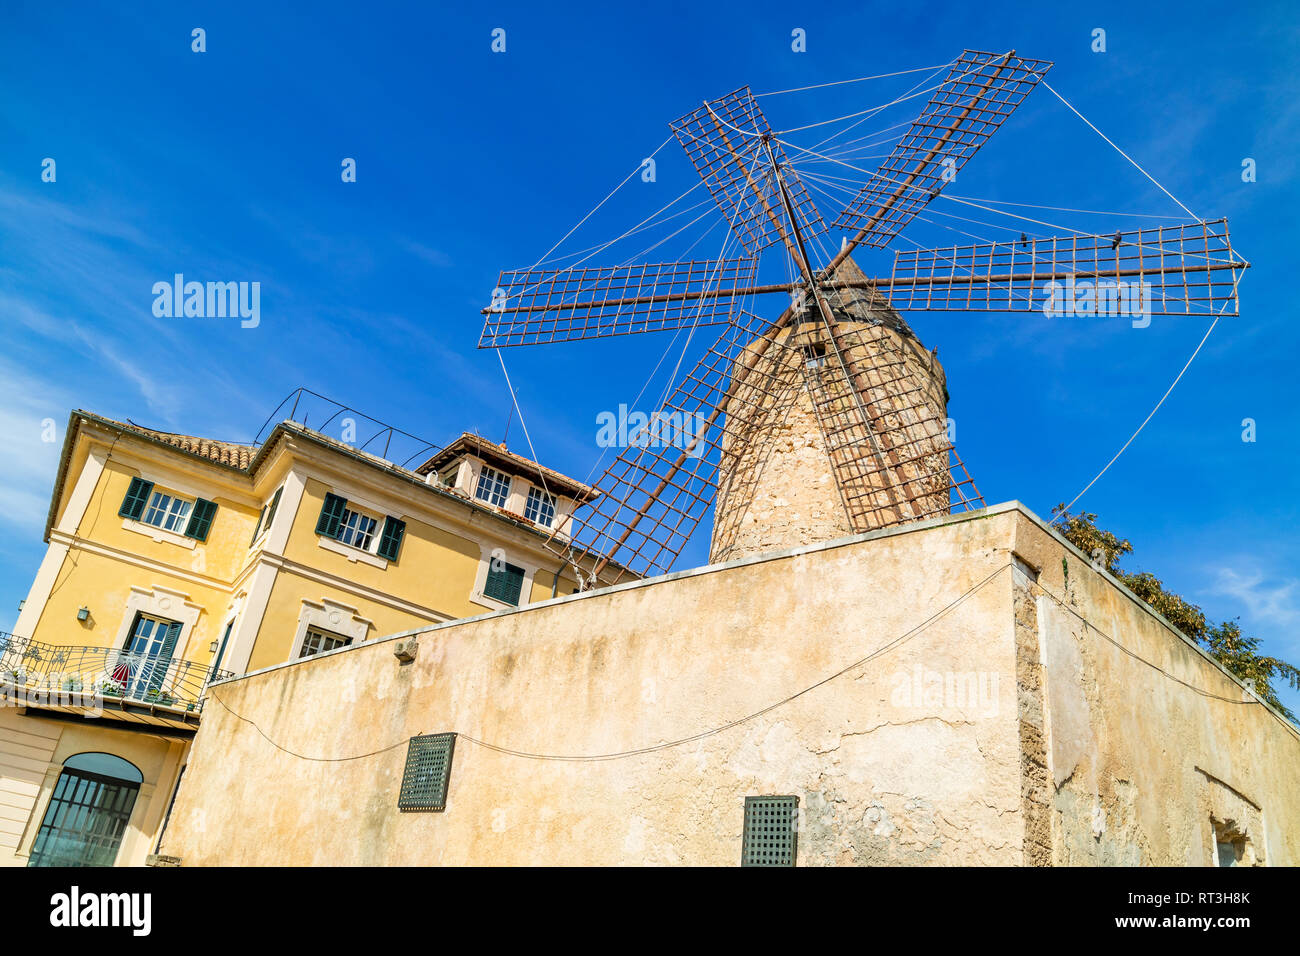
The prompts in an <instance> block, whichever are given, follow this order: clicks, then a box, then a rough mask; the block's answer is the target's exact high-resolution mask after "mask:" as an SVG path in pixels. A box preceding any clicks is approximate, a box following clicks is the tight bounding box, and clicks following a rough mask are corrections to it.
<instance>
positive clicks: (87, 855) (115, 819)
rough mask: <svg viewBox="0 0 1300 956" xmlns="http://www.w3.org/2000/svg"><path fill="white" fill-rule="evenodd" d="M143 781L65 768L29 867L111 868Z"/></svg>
mask: <svg viewBox="0 0 1300 956" xmlns="http://www.w3.org/2000/svg"><path fill="white" fill-rule="evenodd" d="M139 791H140V786H139V784H136V783H131V782H129V781H125V780H118V779H115V778H113V777H103V776H99V775H98V774H93V773H87V772H85V771H82V770H64V771H63V773H62V775H60V777H59V780H58V783H56V784H55V785H54V796H52V797H51V798H50V805H49V807H48V808H47V809H46V811H45V819H44V820H43V821H42V822H41V828H40V830H38V831H37V833H36V841H35V843H34V844H33V845H32V855H31V859H30V860H29V861H28V864H27V865H28V866H112V865H113V863H114V862H115V861H116V859H117V850H118V846H119V845H120V844H121V842H122V833H123V832H124V831H125V830H126V825H127V822H128V821H129V820H130V819H131V810H132V809H133V808H134V807H135V798H136V794H138V793H139Z"/></svg>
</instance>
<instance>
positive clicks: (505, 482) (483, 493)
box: [474, 467, 510, 508]
mask: <svg viewBox="0 0 1300 956" xmlns="http://www.w3.org/2000/svg"><path fill="white" fill-rule="evenodd" d="M474 497H476V498H478V499H479V500H480V501H486V502H487V503H488V504H490V505H495V506H496V507H498V508H504V507H505V506H506V499H507V498H508V497H510V476H509V475H504V474H502V473H501V472H499V471H497V470H496V469H495V468H488V467H484V468H483V470H482V471H481V472H479V476H478V487H477V488H475V489H474Z"/></svg>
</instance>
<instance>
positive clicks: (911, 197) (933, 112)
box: [834, 50, 1052, 246]
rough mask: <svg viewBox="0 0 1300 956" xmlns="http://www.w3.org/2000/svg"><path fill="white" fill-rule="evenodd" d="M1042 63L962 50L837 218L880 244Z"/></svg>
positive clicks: (1019, 97)
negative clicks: (862, 230)
mask: <svg viewBox="0 0 1300 956" xmlns="http://www.w3.org/2000/svg"><path fill="white" fill-rule="evenodd" d="M1051 67H1052V64H1051V63H1050V62H1048V61H1046V60H1026V59H1024V58H1022V57H1017V56H1016V55H1015V52H1014V51H1012V52H1011V53H1005V54H1004V53H981V52H979V51H975V50H966V51H965V52H964V53H963V54H962V55H961V57H960V58H958V60H957V62H956V63H955V64H954V65H953V67H952V69H951V70H950V71H949V72H948V76H947V78H946V79H945V80H944V81H943V83H942V84H941V85H940V86H939V88H938V89H937V90H935V91H934V93H933V95H931V97H930V100H929V102H928V103H926V106H925V109H924V110H922V111H921V115H920V116H919V117H918V118H917V119H916V121H915V122H914V123H913V124H912V125H911V127H910V128H909V129H908V131H907V132H906V133H905V134H904V135H903V137H902V139H900V140H899V141H898V144H897V145H896V146H895V147H894V149H893V152H891V153H890V155H889V158H888V159H886V160H885V161H884V163H882V164H881V166H880V168H879V169H878V170H877V171H876V172H874V173H872V174H871V178H870V179H868V180H867V182H866V185H864V186H863V187H862V191H861V192H859V193H858V195H857V196H856V197H854V199H853V201H852V202H850V203H849V205H848V207H847V208H846V209H845V210H844V211H843V212H842V213H840V215H839V218H837V219H836V220H835V223H834V226H835V227H836V228H840V229H865V230H866V231H867V235H866V236H864V237H863V239H862V241H861V244H862V245H866V246H884V245H886V244H887V243H888V242H889V241H890V240H891V239H893V238H894V236H896V235H897V234H898V233H899V232H900V231H902V229H903V227H904V226H906V225H907V224H908V223H909V222H911V221H912V219H913V218H915V216H916V214H917V213H918V212H920V211H921V210H922V209H923V208H925V205H926V203H928V202H929V201H930V200H931V199H933V198H934V197H935V196H937V195H938V194H939V192H940V191H941V190H942V189H943V187H944V186H945V185H947V183H948V182H950V181H951V180H952V178H953V177H954V176H955V175H956V173H957V171H958V170H960V169H961V168H962V167H963V166H964V165H966V161H967V160H969V159H970V158H971V156H973V155H974V154H975V152H976V150H978V149H979V148H980V147H981V146H983V145H984V142H985V141H986V140H987V139H988V138H989V137H990V136H992V135H993V134H994V133H995V132H997V130H998V127H1000V126H1001V125H1002V124H1003V123H1004V122H1005V121H1006V119H1007V117H1008V116H1010V115H1011V113H1012V112H1013V111H1014V110H1015V108H1016V107H1017V106H1019V105H1020V103H1021V101H1023V100H1024V98H1025V97H1026V96H1028V95H1029V94H1030V92H1031V91H1032V90H1033V89H1034V87H1035V86H1037V85H1038V81H1039V80H1041V79H1042V78H1043V76H1044V75H1046V73H1047V71H1048V70H1049V69H1051Z"/></svg>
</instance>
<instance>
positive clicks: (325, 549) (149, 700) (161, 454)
mask: <svg viewBox="0 0 1300 956" xmlns="http://www.w3.org/2000/svg"><path fill="white" fill-rule="evenodd" d="M594 495H595V492H594V491H593V489H591V488H590V487H588V486H586V485H584V484H582V483H581V482H577V481H574V480H573V479H571V478H567V477H565V476H564V475H561V474H559V473H558V472H554V471H551V470H550V469H546V468H539V467H538V466H537V465H535V464H533V463H532V462H531V461H529V460H527V459H525V458H522V457H520V456H518V455H515V454H513V453H512V452H510V451H508V450H506V449H505V448H504V447H503V446H499V445H496V444H494V443H492V442H489V441H486V440H484V439H482V438H479V437H477V436H474V435H469V434H466V435H462V436H461V437H460V438H459V439H457V440H456V441H455V442H453V443H452V444H451V445H450V446H448V447H447V448H445V449H443V450H442V451H440V452H439V453H438V454H436V455H434V456H433V457H432V458H430V459H429V460H428V461H427V462H425V463H424V464H423V465H421V466H420V467H419V468H417V469H415V470H410V469H407V468H403V467H399V466H397V465H394V464H392V463H390V462H388V461H385V460H383V459H382V458H379V457H376V456H375V455H372V454H369V453H367V452H364V451H359V450H357V449H355V448H353V447H352V446H350V445H348V444H345V443H343V442H340V441H337V440H335V439H332V438H330V437H328V436H326V435H323V434H321V433H319V432H316V431H312V430H311V429H308V428H306V427H304V426H302V425H300V424H298V423H296V422H293V421H285V422H281V423H280V424H278V425H276V426H275V428H274V429H273V431H272V432H271V433H270V435H269V436H268V437H267V439H266V440H265V441H264V442H263V443H262V444H261V445H260V446H245V445H234V444H229V443H225V442H218V441H210V440H207V439H203V438H196V437H192V436H188V435H177V434H171V433H167V432H160V431H154V430H150V429H146V428H141V427H139V426H136V425H133V424H126V423H122V422H118V421H113V420H110V419H107V418H103V417H101V416H98V415H95V414H92V413H89V412H83V411H77V412H74V413H73V414H72V416H71V418H70V420H69V424H68V430H67V434H66V439H65V442H64V446H63V452H62V457H61V459H60V464H59V471H58V474H57V477H56V479H55V485H54V491H53V495H52V498H51V502H50V511H49V518H48V521H47V524H46V534H45V540H46V541H47V542H48V549H47V551H46V554H45V558H44V560H43V561H42V562H41V565H40V569H39V570H38V571H37V574H36V579H35V582H34V583H33V584H32V587H31V590H30V592H29V594H28V597H27V599H26V601H25V602H24V603H23V606H22V610H21V613H20V615H19V618H18V621H17V623H16V624H15V626H14V633H13V634H0V704H3V705H4V706H0V865H18V866H21V865H57V864H61V863H71V864H96V865H112V864H117V865H139V864H143V863H145V862H146V861H147V859H148V858H149V857H150V855H151V854H153V853H154V850H155V847H156V846H157V843H158V839H159V836H160V834H161V830H162V828H163V827H164V826H165V824H166V817H167V813H168V808H169V805H170V803H171V801H172V799H173V796H174V793H175V791H176V788H177V785H178V781H179V779H180V775H181V773H182V772H183V770H184V768H185V764H186V759H187V757H188V754H189V746H190V740H191V739H192V738H193V736H194V733H195V731H196V730H197V727H198V724H199V721H200V719H201V707H202V699H203V695H204V690H205V688H206V686H207V683H208V682H209V681H210V680H212V679H213V678H214V677H216V676H223V677H224V676H229V675H230V674H242V673H251V672H253V671H257V670H260V669H262V668H266V667H271V666H274V665H277V664H282V663H284V662H286V661H289V660H293V659H296V658H299V657H303V656H309V655H312V654H318V653H324V652H327V651H330V650H333V649H337V648H340V647H343V646H346V645H350V644H357V643H361V642H364V641H367V640H369V639H372V638H375V637H379V636H382V635H386V634H392V633H394V632H398V631H404V630H410V629H414V628H419V627H424V626H428V625H431V624H436V623H439V622H444V621H449V620H452V619H456V618H465V617H472V616H474V615H478V614H483V613H487V612H490V611H496V610H501V609H505V608H510V607H517V606H523V605H526V604H529V603H531V602H534V601H539V600H543V599H547V598H551V597H553V596H555V595H556V594H569V593H571V592H573V591H575V590H577V589H578V582H577V580H576V579H575V575H574V572H573V569H572V568H571V567H568V566H566V565H565V564H564V562H562V561H561V560H559V559H557V558H556V557H555V555H554V554H553V553H552V552H551V551H548V550H547V549H546V548H545V547H544V544H545V542H546V541H547V539H548V538H549V537H550V536H551V535H552V533H553V531H554V530H555V529H558V531H557V532H556V533H558V534H561V535H562V534H563V531H564V528H565V525H566V523H567V522H566V519H567V518H568V516H569V515H570V514H571V513H572V511H573V509H574V508H575V507H576V506H577V505H578V504H580V503H582V502H583V501H586V500H590V498H592V497H593V496H594ZM589 571H590V569H585V573H589ZM598 583H599V582H598Z"/></svg>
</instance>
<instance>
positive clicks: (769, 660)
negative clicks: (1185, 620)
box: [162, 504, 1300, 866]
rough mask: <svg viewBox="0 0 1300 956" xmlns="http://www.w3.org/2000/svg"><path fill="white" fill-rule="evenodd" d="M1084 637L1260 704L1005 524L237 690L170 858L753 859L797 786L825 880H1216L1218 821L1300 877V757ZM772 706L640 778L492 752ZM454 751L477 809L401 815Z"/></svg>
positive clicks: (663, 727)
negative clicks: (1160, 869)
mask: <svg viewBox="0 0 1300 956" xmlns="http://www.w3.org/2000/svg"><path fill="white" fill-rule="evenodd" d="M1053 608H1055V609H1056V610H1053ZM1065 608H1068V609H1069V610H1065ZM1080 617H1082V618H1085V619H1088V620H1089V621H1091V622H1092V624H1093V626H1095V627H1096V628H1098V629H1101V630H1105V631H1106V632H1107V633H1108V634H1109V635H1111V636H1112V637H1114V638H1115V639H1116V640H1117V641H1119V642H1120V643H1122V644H1124V645H1125V646H1126V647H1129V649H1130V650H1132V651H1133V652H1134V653H1136V654H1138V655H1139V656H1141V657H1143V658H1146V659H1147V660H1150V661H1152V662H1154V663H1157V664H1159V665H1160V666H1161V667H1163V668H1164V669H1165V670H1167V671H1169V672H1170V673H1171V674H1172V675H1174V676H1175V677H1177V678H1179V679H1180V680H1182V681H1184V682H1186V684H1190V685H1192V686H1193V687H1195V688H1198V689H1201V690H1207V689H1208V690H1211V691H1213V692H1214V693H1216V694H1218V695H1220V696H1223V697H1225V698H1231V699H1232V700H1234V701H1239V700H1242V699H1244V698H1245V692H1244V690H1243V688H1242V687H1241V686H1240V685H1239V684H1237V683H1236V682H1234V681H1233V680H1232V679H1231V678H1229V677H1227V676H1226V675H1224V674H1223V673H1222V671H1221V670H1220V669H1219V668H1218V667H1217V665H1215V664H1213V663H1212V662H1210V661H1209V660H1208V659H1206V658H1205V657H1204V656H1203V655H1201V654H1200V653H1199V652H1198V651H1197V650H1195V649H1193V648H1192V647H1190V646H1189V645H1188V644H1187V643H1186V642H1185V641H1183V640H1182V639H1181V638H1180V637H1178V636H1177V635H1175V634H1174V633H1173V632H1172V631H1171V630H1170V629H1169V628H1168V626H1167V625H1166V624H1164V623H1163V622H1162V621H1161V620H1160V619H1158V618H1157V617H1155V615H1153V614H1152V613H1151V612H1150V611H1149V610H1147V609H1146V608H1145V606H1144V605H1143V606H1139V605H1138V604H1137V603H1136V602H1135V599H1133V598H1132V597H1131V596H1130V595H1128V594H1127V592H1124V591H1122V590H1121V589H1120V588H1119V587H1118V586H1117V585H1116V584H1115V583H1114V582H1113V581H1110V580H1109V579H1107V578H1105V577H1104V576H1103V575H1101V574H1099V573H1097V572H1094V571H1092V570H1091V569H1090V568H1088V567H1087V565H1086V563H1085V561H1084V559H1083V558H1082V556H1081V555H1079V554H1078V552H1076V551H1074V550H1073V549H1071V548H1069V547H1068V546H1067V545H1065V544H1064V543H1063V542H1061V541H1060V540H1059V539H1057V538H1055V537H1054V536H1052V535H1051V534H1049V533H1048V532H1047V531H1046V530H1044V528H1043V526H1042V524H1041V522H1040V521H1039V520H1038V519H1036V518H1034V517H1033V516H1031V515H1029V514H1028V513H1027V512H1025V511H1024V510H1023V509H1022V508H1021V506H1019V505H1015V504H1013V505H1004V506H999V507H998V508H994V509H989V510H988V511H987V512H982V513H977V515H976V516H975V517H970V516H962V517H960V518H952V519H946V520H944V521H940V522H934V523H930V524H926V525H918V526H913V527H910V528H900V529H890V530H888V531H883V532H877V533H875V534H873V535H870V536H865V537H862V538H855V539H849V540H848V541H847V542H841V543H836V544H832V545H821V546H817V547H815V548H811V549H807V550H805V551H802V552H796V553H793V554H787V555H782V556H772V557H768V558H765V559H755V560H752V561H749V562H744V563H739V564H734V565H727V566H723V567H718V568H709V569H703V570H701V571H696V572H687V573H683V574H679V575H675V576H670V577H668V578H661V579H656V580H653V581H649V582H638V583H635V584H631V585H627V586H625V587H622V588H618V589H614V590H611V591H604V592H595V593H592V594H586V595H580V596H576V597H571V598H565V599H561V600H558V601H553V602H549V603H547V604H544V605H540V606H535V607H531V608H526V609H523V610H521V611H516V612H511V613H504V614H496V615H491V616H488V617H483V618H478V619H474V620H469V621H458V622H452V623H449V624H444V625H440V626H438V627H436V628H432V629H429V630H427V631H425V632H422V633H421V634H420V636H419V638H418V640H419V648H420V649H419V654H418V657H417V658H416V660H415V661H414V662H413V663H411V664H407V665H400V664H399V663H398V661H397V659H396V658H395V657H394V655H393V653H392V651H393V647H394V642H392V641H383V642H377V643H371V644H366V645H361V646H357V647H353V648H348V649H345V650H342V651H338V652H335V653H332V654H329V655H325V656H322V657H318V658H313V659H309V660H305V661H301V662H298V663H294V664H290V665H282V666H279V667H277V668H274V669H271V670H268V671H264V672H261V673H258V674H254V675H250V676H248V677H245V678H241V679H239V680H236V681H231V682H228V683H225V684H220V685H217V686H216V687H215V688H214V690H213V696H214V698H216V699H214V700H210V701H209V703H208V705H207V707H206V709H205V711H204V722H203V727H202V729H201V730H200V733H199V736H198V738H197V740H196V742H195V747H194V751H193V754H192V758H191V761H190V765H189V767H188V769H187V770H186V773H185V777H184V782H183V784H182V786H181V789H180V793H179V796H178V798H177V802H176V806H175V809H174V811H173V815H172V818H171V822H170V824H169V827H168V830H167V833H166V834H165V836H164V839H163V846H162V852H163V853H165V854H169V855H174V856H178V857H181V858H182V860H183V863H184V865H204V864H223V865H257V864H331V865H340V864H398V865H401V864H422V865H432V864H642V863H660V864H665V863H666V864H711V865H724V866H730V865H736V864H737V863H738V862H739V859H740V852H741V831H742V822H743V820H742V814H743V805H744V798H745V796H747V795H785V794H795V795H798V796H799V798H800V808H801V821H800V834H799V844H798V862H799V864H800V865H817V864H902V865H924V864H1012V865H1019V864H1029V865H1038V864H1047V863H1166V862H1168V863H1200V862H1210V860H1211V859H1212V857H1207V856H1206V854H1207V853H1210V854H1212V853H1213V839H1212V835H1211V836H1207V834H1210V833H1211V832H1212V831H1211V830H1210V828H1211V826H1212V824H1211V822H1210V815H1211V813H1217V814H1219V815H1220V816H1224V815H1231V814H1234V813H1235V814H1236V815H1237V816H1238V817H1240V818H1242V820H1241V821H1239V823H1240V825H1241V826H1244V827H1246V828H1247V829H1248V831H1249V835H1250V838H1251V839H1252V840H1253V841H1254V845H1257V846H1258V847H1260V848H1262V852H1261V856H1265V857H1266V858H1267V859H1266V862H1268V863H1271V864H1278V863H1293V864H1294V863H1296V862H1297V861H1300V846H1298V845H1297V840H1298V835H1297V821H1298V820H1300V811H1298V809H1297V803H1298V802H1300V785H1298V784H1300V780H1297V779H1296V774H1297V767H1300V759H1298V758H1300V737H1298V736H1297V734H1296V733H1295V732H1294V731H1293V730H1289V729H1287V727H1285V726H1283V725H1282V724H1281V723H1280V722H1279V721H1278V719H1277V718H1276V717H1275V716H1274V715H1273V714H1271V713H1270V712H1268V711H1266V710H1265V709H1264V708H1263V707H1262V706H1260V705H1259V704H1256V703H1246V704H1242V703H1227V702H1219V701H1214V700H1212V699H1209V698H1206V697H1205V696H1203V695H1202V694H1201V693H1198V692H1197V691H1196V690H1193V689H1190V688H1189V687H1187V686H1184V685H1183V684H1179V683H1177V682H1175V681H1173V680H1171V679H1170V678H1169V677H1166V676H1164V675H1162V674H1161V673H1160V672H1159V671H1157V670H1155V669H1154V668H1152V667H1149V666H1147V665H1145V664H1142V663H1140V662H1139V661H1137V660H1135V659H1134V658H1133V657H1131V656H1129V655H1128V654H1125V653H1124V652H1122V651H1120V650H1118V649H1117V648H1115V647H1114V646H1113V645H1111V644H1109V643H1107V642H1105V641H1104V640H1103V639H1100V638H1098V637H1097V636H1096V635H1095V634H1094V633H1093V632H1092V631H1091V630H1089V631H1088V632H1087V633H1084V632H1082V631H1081V630H1079V631H1076V630H1075V628H1076V625H1078V627H1079V628H1081V627H1082V625H1080V624H1078V622H1079V619H1080ZM1071 622H1074V623H1071ZM1072 650H1073V652H1075V653H1074V654H1073V655H1072ZM1076 656H1077V660H1076ZM864 658H870V659H869V660H865V661H864ZM855 662H861V663H858V664H856V665H855ZM851 665H854V666H851ZM845 668H848V670H846V671H844V673H842V674H840V675H839V676H836V677H833V679H830V680H829V681H827V678H832V675H835V674H837V673H838V672H840V671H842V670H844V669H845ZM822 681H826V682H825V683H822V684H821V685H820V686H818V687H816V688H815V689H811V690H808V691H807V692H806V693H803V694H801V695H799V696H797V697H795V698H794V699H792V700H787V699H788V698H791V697H792V696H793V695H796V694H799V692H800V691H803V690H805V689H806V688H809V687H812V686H813V685H815V684H818V682H822ZM772 705H779V706H775V707H773V706H772ZM767 708H771V709H767ZM760 711H764V712H762V713H760V714H759V715H758V716H755V717H753V719H750V720H747V721H745V722H743V723H741V724H739V725H737V726H732V727H730V728H729V729H724V730H720V731H719V732H716V733H712V734H708V735H707V736H703V737H700V738H699V739H694V740H691V741H690V742H687V743H682V744H678V745H676V746H671V747H667V748H665V749H660V750H653V751H650V752H646V753H641V754H638V755H632V756H625V757H620V758H618V759H609V760H588V761H569V760H542V759H535V758H533V757H527V756H520V755H517V754H512V753H504V752H501V751H498V750H493V749H488V748H486V747H484V746H482V745H481V744H479V743H476V742H475V741H474V740H472V739H470V738H475V739H476V740H478V741H486V742H488V743H491V744H494V745H498V746H500V747H504V748H507V749H509V750H514V751H521V752H526V753H530V754H543V755H568V756H573V755H588V756H598V755H603V754H610V753H621V752H624V751H630V750H640V749H642V748H647V747H654V746H656V745H660V744H664V743H667V742H671V741H676V740H680V739H683V738H692V737H695V736H696V735H698V734H701V733H702V732H704V731H708V730H711V729H715V728H721V727H723V726H724V725H726V724H728V723H729V722H731V721H735V720H737V719H738V718H741V717H745V716H747V715H751V714H755V713H757V712H760ZM236 714H238V715H240V716H235V715H236ZM241 717H242V718H246V720H244V719H240V718H241ZM248 721H251V722H252V723H249V722H248ZM254 724H255V725H256V726H254ZM444 731H455V732H457V733H459V734H460V735H461V736H460V737H459V738H458V740H457V744H456V751H455V761H454V766H453V770H452V774H451V782H450V789H449V798H448V804H447V809H446V811H445V812H443V813H412V814H402V813H399V812H398V811H397V806H396V804H397V792H398V787H399V785H400V782H401V777H402V768H403V763H404V760H405V756H406V741H407V740H408V738H410V737H411V736H413V735H416V734H424V733H435V732H444ZM263 735H265V736H263ZM268 737H269V738H270V741H274V744H273V743H271V742H269V741H268V740H267V739H266V738H268ZM277 745H278V746H277ZM280 748H283V749H280ZM286 751H288V752H286ZM365 754H370V756H363V757H360V758H359V759H353V760H338V759H337V758H340V757H354V756H358V755H365ZM308 757H312V758H330V759H328V760H326V759H316V760H311V759H305V758H308ZM1224 787H1227V788H1229V789H1228V791H1227V792H1225V791H1224V789H1223V788H1224ZM1241 795H1244V797H1242V796H1241ZM1243 799H1245V800H1247V802H1245V803H1243ZM1234 801H1236V802H1234ZM1247 806H1253V807H1256V808H1261V809H1259V810H1258V811H1257V812H1256V814H1255V816H1254V817H1250V816H1249V814H1248V812H1247V810H1246V809H1244V807H1247ZM1098 807H1099V808H1100V813H1099V812H1098ZM1099 819H1100V820H1101V821H1102V823H1101V824H1100V826H1101V832H1100V835H1098V832H1097V826H1098V824H1097V823H1096V821H1097V820H1099ZM1207 839H1208V841H1209V849H1208V850H1207V849H1206V841H1207Z"/></svg>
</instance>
